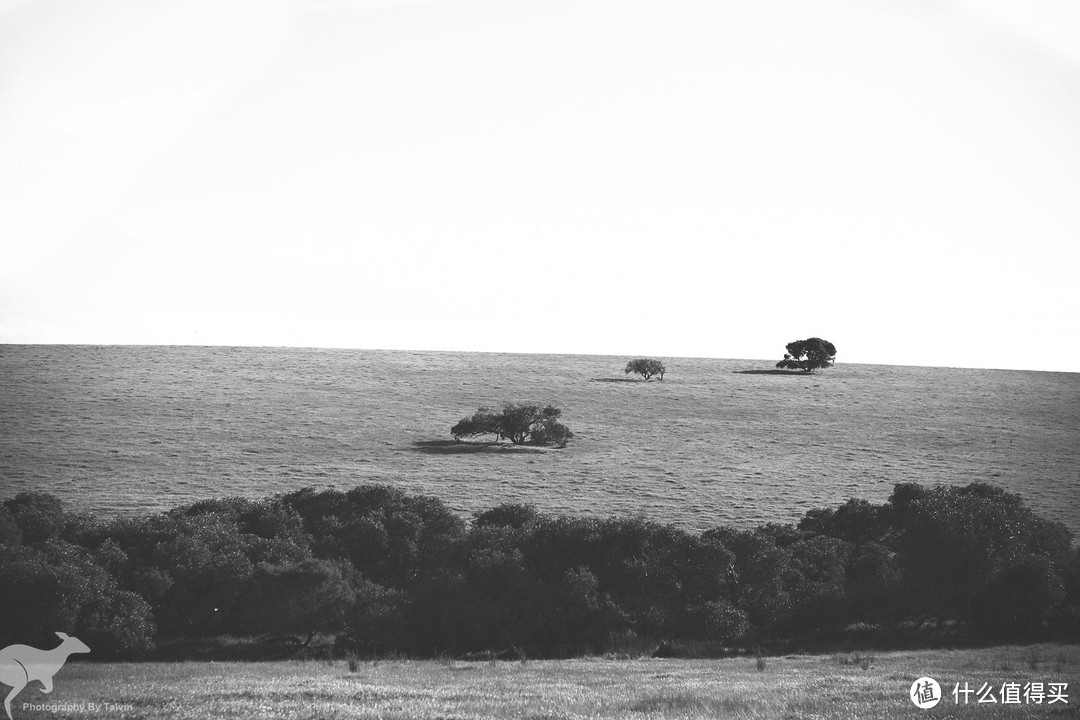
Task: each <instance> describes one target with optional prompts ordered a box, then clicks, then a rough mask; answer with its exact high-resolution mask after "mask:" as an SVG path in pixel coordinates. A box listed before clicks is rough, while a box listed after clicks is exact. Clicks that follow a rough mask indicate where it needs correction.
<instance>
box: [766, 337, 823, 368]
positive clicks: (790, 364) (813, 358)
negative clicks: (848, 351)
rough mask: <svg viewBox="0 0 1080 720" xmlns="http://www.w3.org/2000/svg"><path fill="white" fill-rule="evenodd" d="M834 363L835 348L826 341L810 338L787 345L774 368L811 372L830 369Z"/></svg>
mask: <svg viewBox="0 0 1080 720" xmlns="http://www.w3.org/2000/svg"><path fill="white" fill-rule="evenodd" d="M834 362H836V346H835V345H833V344H832V343H831V342H829V341H828V340H822V339H821V338H816V337H812V338H809V339H807V340H796V341H795V342H790V343H788V344H787V352H786V353H784V359H783V360H781V361H780V362H778V363H776V367H778V368H782V369H784V370H803V371H805V372H813V371H815V370H818V369H820V368H827V367H832V365H833V363H834Z"/></svg>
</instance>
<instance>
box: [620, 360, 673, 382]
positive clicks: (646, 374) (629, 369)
mask: <svg viewBox="0 0 1080 720" xmlns="http://www.w3.org/2000/svg"><path fill="white" fill-rule="evenodd" d="M665 372H667V368H665V367H664V363H662V362H660V361H659V360H653V359H652V358H638V359H637V360H631V361H630V362H628V363H626V374H627V375H629V374H630V373H637V374H638V375H640V376H641V377H643V378H645V379H646V380H648V379H649V378H651V377H652V376H653V375H658V376H659V377H660V379H661V380H663V379H664V373H665Z"/></svg>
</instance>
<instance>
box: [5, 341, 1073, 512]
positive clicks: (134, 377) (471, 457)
mask: <svg viewBox="0 0 1080 720" xmlns="http://www.w3.org/2000/svg"><path fill="white" fill-rule="evenodd" d="M788 339H790V338H779V339H778V341H777V349H778V350H779V351H781V352H782V351H783V342H786V341H787V340H788ZM842 349H843V348H841V350H842ZM665 361H666V363H667V366H668V368H669V372H668V374H667V375H666V376H665V378H664V380H663V382H658V381H653V382H638V381H634V382H622V380H625V378H624V376H623V367H624V366H625V363H626V358H619V357H603V356H582V355H573V356H571V355H563V356H558V355H498V354H481V353H412V352H380V351H348V350H300V349H266V348H263V349H257V348H137V347H132V348H120V347H100V348H98V347H95V348H71V347H49V346H4V347H3V348H0V397H3V402H0V477H2V478H3V479H4V493H5V495H4V496H5V497H6V496H9V495H14V494H15V493H17V492H19V491H21V490H44V491H48V492H52V493H55V494H56V495H58V496H59V497H60V498H61V499H63V500H65V501H66V502H67V503H68V504H69V506H70V507H72V508H73V509H77V510H106V511H122V510H139V511H142V510H147V509H165V508H168V507H172V506H174V505H177V504H179V503H183V502H190V501H194V500H200V499H205V498H208V497H216V496H219V495H221V494H222V492H223V491H224V492H228V493H230V494H237V495H246V496H248V497H262V496H265V495H267V494H270V493H273V492H279V491H290V490H295V489H297V488H299V487H302V486H304V485H316V486H320V487H325V486H334V487H338V488H350V487H353V486H355V485H357V484H359V483H362V482H388V483H393V484H394V485H396V486H398V487H400V488H401V489H403V490H406V491H408V492H422V493H427V494H432V495H435V496H437V497H439V498H440V499H442V500H443V501H444V502H446V503H447V504H448V505H450V506H451V507H452V508H454V509H455V510H458V511H460V512H461V513H462V514H464V515H467V514H469V513H471V512H473V511H476V510H482V509H488V508H490V507H493V506H495V505H498V504H499V503H503V502H527V503H534V504H536V505H537V506H538V507H540V509H542V510H545V511H549V512H560V513H575V514H577V513H595V514H598V515H603V516H608V515H612V514H638V513H644V514H646V515H647V516H648V517H649V518H650V519H655V520H659V521H661V522H671V523H675V524H677V525H679V526H681V527H683V528H686V529H688V530H703V529H706V528H709V527H715V526H716V525H720V524H733V525H738V526H742V527H748V526H755V525H759V524H761V523H763V522H768V521H785V520H795V519H798V518H799V517H801V516H802V514H803V513H805V512H806V510H808V509H810V508H816V507H836V505H838V504H839V503H841V502H843V501H844V500H846V499H847V498H850V497H860V498H864V499H866V500H870V501H872V502H882V501H884V500H885V499H886V498H887V497H888V495H889V493H890V492H891V491H892V488H893V485H894V484H895V483H898V482H918V483H923V484H931V485H932V484H935V483H944V484H953V485H955V484H967V483H969V482H972V481H975V480H982V481H988V482H993V483H997V484H1000V485H1001V486H1003V487H1005V488H1007V489H1010V490H1012V491H1014V492H1019V493H1020V494H1021V495H1022V496H1023V497H1024V498H1025V500H1026V501H1027V502H1028V503H1029V504H1030V506H1031V507H1032V508H1034V509H1035V510H1036V511H1037V512H1039V513H1040V514H1043V515H1045V516H1046V517H1049V518H1051V519H1055V520H1060V521H1062V522H1065V523H1066V524H1067V525H1069V526H1070V527H1071V528H1073V529H1074V530H1076V531H1080V494H1078V493H1076V492H1075V485H1076V468H1077V467H1078V466H1080V443H1077V442H1076V441H1075V439H1076V438H1077V437H1080V404H1078V403H1076V402H1074V401H1073V399H1074V398H1076V397H1080V374H1078V373H1071V374H1070V373H1034V372H1014V371H991V370H959V369H942V368H912V367H887V366H870V365H847V364H844V363H841V364H839V365H837V366H836V367H835V368H832V369H830V370H827V371H824V372H820V373H814V374H813V375H807V374H805V373H787V372H785V373H782V374H779V375H778V374H775V373H774V372H773V371H772V370H771V368H772V362H774V361H775V359H774V360H773V361H746V360H710V359H702V358H665ZM745 370H765V371H767V372H765V373H741V372H740V371H745ZM601 379H612V380H619V382H595V380H601ZM513 401H537V402H543V403H552V404H554V405H557V406H559V407H560V408H562V410H563V412H564V420H565V422H566V423H567V425H569V426H570V428H571V429H572V430H573V431H574V433H575V438H574V440H573V441H572V442H571V444H570V446H569V447H568V448H566V449H565V450H550V451H536V449H534V448H513V449H511V448H510V446H509V443H502V446H503V447H502V448H498V447H495V446H492V445H485V444H482V443H475V444H473V443H470V444H464V443H460V444H459V443H453V442H450V434H449V430H450V426H451V425H453V424H454V423H455V422H457V421H458V420H459V419H461V417H462V416H463V415H465V414H467V413H470V412H473V411H475V410H476V408H478V407H481V406H498V405H500V404H501V403H503V402H513ZM803 418H813V420H812V421H808V422H802V421H801V419H803ZM223 488H224V489H225V490H223Z"/></svg>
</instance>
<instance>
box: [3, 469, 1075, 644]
mask: <svg viewBox="0 0 1080 720" xmlns="http://www.w3.org/2000/svg"><path fill="white" fill-rule="evenodd" d="M1071 540H1072V538H1071V534H1070V533H1069V531H1068V530H1067V529H1066V528H1065V527H1064V526H1063V525H1061V524H1059V523H1055V522H1051V521H1048V520H1045V519H1043V518H1040V517H1037V516H1035V515H1034V514H1033V513H1032V512H1031V511H1030V510H1029V509H1028V508H1026V507H1025V506H1024V504H1023V502H1022V501H1021V500H1020V498H1019V497H1018V496H1016V495H1013V494H1009V493H1006V492H1004V491H1002V490H1001V489H999V488H996V487H993V486H990V485H986V484H979V483H977V484H972V485H968V486H966V487H959V488H942V487H936V488H928V487H923V486H919V485H914V484H902V485H897V486H896V487H895V489H894V491H893V493H892V495H891V497H890V498H889V500H888V501H887V502H885V503H884V504H881V505H875V504H871V503H869V502H866V501H862V500H849V501H848V502H846V503H844V504H843V505H840V506H839V507H837V508H835V509H822V510H815V511H811V512H808V513H807V514H806V515H805V516H804V517H803V518H802V519H801V520H800V521H799V522H798V523H797V524H789V525H779V524H768V525H764V526H761V527H758V528H756V529H753V530H738V529H732V528H727V527H718V528H715V529H712V530H708V531H705V532H702V533H697V534H695V533H691V532H687V531H684V530H680V529H678V528H676V527H673V526H671V525H663V524H659V523H655V522H651V521H649V520H647V519H644V518H632V519H627V518H606V519H601V518H586V517H568V516H560V515H548V514H544V513H540V512H537V511H536V510H535V509H534V508H532V507H530V506H528V505H516V504H515V505H502V506H499V507H496V508H493V509H491V510H488V511H486V512H482V513H479V514H477V515H476V516H475V517H474V518H473V519H472V520H471V522H465V521H464V520H463V519H462V518H461V517H459V516H458V515H456V514H454V513H453V512H451V511H450V510H449V509H448V508H447V507H446V506H445V505H444V504H443V503H442V502H440V501H439V500H438V499H436V498H433V497H428V496H418V495H408V494H406V493H403V492H401V491H399V490H396V489H394V488H392V487H387V486H381V485H365V486H360V487H357V488H355V489H353V490H349V491H347V492H342V491H336V490H324V491H316V490H313V489H304V490H300V491H298V492H294V493H291V494H288V495H283V496H274V497H272V498H268V499H264V500H257V501H253V500H245V499H239V498H227V499H218V500H208V501H205V502H198V503H195V504H193V505H187V506H183V507H178V508H176V509H174V510H172V511H169V512H166V513H161V514H152V515H143V516H137V517H123V518H112V519H101V518H96V517H94V516H91V515H87V514H80V513H70V512H65V511H64V509H63V507H62V506H61V503H60V502H59V501H58V500H57V499H56V498H55V497H52V496H50V495H46V494H41V493H28V494H22V495H19V496H17V497H15V498H14V499H11V500H8V501H6V502H4V503H3V508H2V510H0V543H2V544H3V548H0V578H3V582H2V583H0V606H2V607H3V608H4V612H3V613H0V646H6V645H8V644H11V643H15V642H21V643H27V644H32V645H38V646H42V647H47V646H51V645H52V644H55V636H54V635H53V633H54V632H55V631H58V630H60V631H64V632H68V633H70V634H73V635H77V636H78V637H79V638H80V639H82V640H83V641H84V642H86V643H87V644H88V645H89V646H90V647H91V648H92V650H93V653H94V657H96V658H105V657H140V656H146V655H147V654H151V653H153V652H154V650H155V647H157V646H158V645H160V644H161V643H166V644H167V643H168V642H173V643H175V642H177V641H184V640H187V641H193V640H195V639H203V638H210V637H223V636H243V637H257V638H275V639H276V640H277V641H278V642H279V644H280V646H281V647H285V648H291V649H292V650H295V649H297V648H300V647H304V646H305V645H306V644H307V643H310V642H311V641H312V639H313V638H315V637H323V638H326V637H333V638H335V644H336V647H337V648H338V649H339V650H340V651H341V652H342V653H346V652H348V653H361V654H371V655H377V654H384V653H405V654H409V655H412V656H436V655H455V654H459V655H463V654H468V653H476V652H487V651H492V650H494V651H501V650H508V649H511V650H513V651H514V652H517V653H521V654H522V655H526V654H527V655H528V656H529V657H561V656H568V655H578V654H586V653H604V652H609V651H611V650H613V649H614V648H615V647H616V646H617V645H618V644H620V643H625V642H627V641H628V639H632V640H635V641H637V642H639V643H651V644H653V645H654V646H656V645H659V646H661V647H664V648H672V647H677V646H678V645H679V644H680V643H693V642H699V643H701V642H707V643H710V644H711V645H712V646H713V647H716V648H729V649H730V648H738V647H766V648H767V647H774V648H784V647H788V648H790V647H803V648H814V647H817V648H819V649H825V647H826V645H827V644H828V643H830V642H832V643H837V642H841V641H846V640H845V639H850V637H851V633H852V632H854V631H855V629H861V631H862V632H864V633H871V634H873V635H874V638H872V640H875V639H876V641H879V642H880V641H883V639H886V638H887V639H888V642H890V643H908V644H928V643H929V644H933V643H944V642H947V643H950V644H955V643H961V642H973V643H980V642H997V641H1011V642H1028V641H1036V640H1055V639H1061V640H1064V639H1069V638H1077V637H1080V552H1078V550H1077V548H1075V547H1073V546H1072V543H1071ZM50 639H51V641H50Z"/></svg>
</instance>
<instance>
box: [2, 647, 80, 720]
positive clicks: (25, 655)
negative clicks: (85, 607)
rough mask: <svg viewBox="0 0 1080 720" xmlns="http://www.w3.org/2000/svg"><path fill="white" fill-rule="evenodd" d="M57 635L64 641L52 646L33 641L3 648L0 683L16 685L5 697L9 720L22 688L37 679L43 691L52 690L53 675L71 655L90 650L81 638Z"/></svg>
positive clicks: (5, 708)
mask: <svg viewBox="0 0 1080 720" xmlns="http://www.w3.org/2000/svg"><path fill="white" fill-rule="evenodd" d="M56 636H57V637H58V638H60V640H61V642H60V644H59V645H58V646H56V647H54V648H53V649H52V650H38V649H37V648H34V647H30V646H29V645H8V646H7V647H6V648H4V649H3V650H0V683H3V684H5V685H10V686H11V687H12V690H11V692H9V693H8V695H7V697H6V698H4V710H7V716H8V720H12V718H11V699H12V698H14V697H15V696H16V695H18V694H19V693H20V692H22V689H23V688H24V687H26V685H27V684H28V683H29V682H31V681H33V680H37V681H38V682H40V683H41V691H42V692H47V693H48V692H52V688H53V685H52V679H53V675H55V674H56V673H58V672H60V668H62V667H64V663H66V662H67V659H68V655H71V654H72V653H88V652H90V648H88V647H86V644H85V643H83V641H82V640H80V639H79V638H73V637H70V636H69V635H66V634H65V633H62V632H58V633H56Z"/></svg>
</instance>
